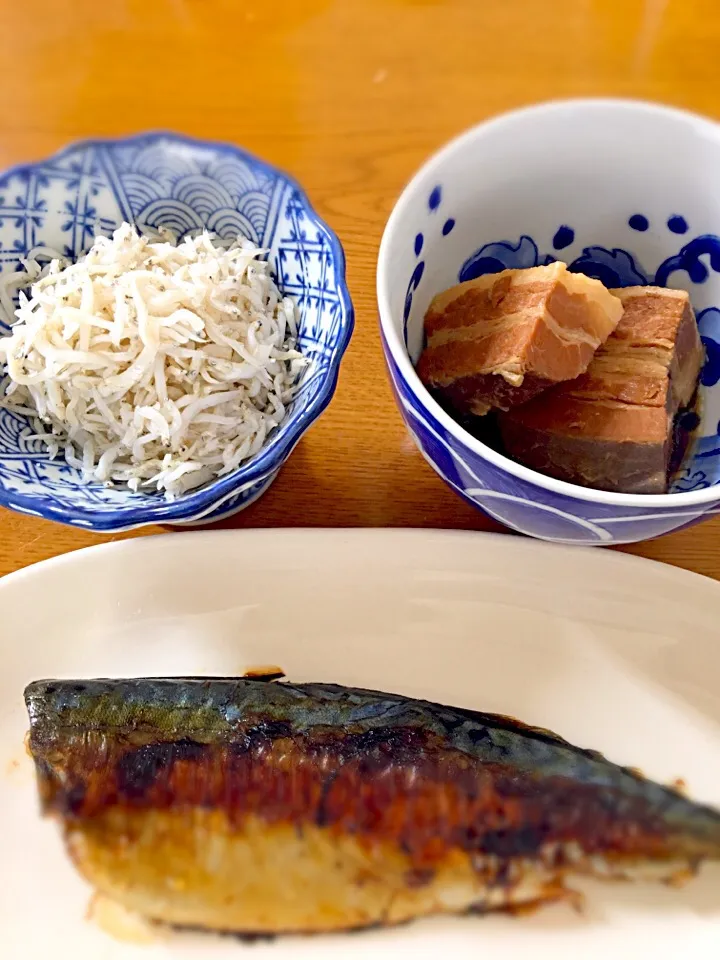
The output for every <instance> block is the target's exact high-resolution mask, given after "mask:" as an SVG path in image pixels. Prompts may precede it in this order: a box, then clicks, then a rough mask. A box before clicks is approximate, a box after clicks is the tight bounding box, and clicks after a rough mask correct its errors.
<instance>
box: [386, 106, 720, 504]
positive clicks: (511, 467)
mask: <svg viewBox="0 0 720 960" xmlns="http://www.w3.org/2000/svg"><path fill="white" fill-rule="evenodd" d="M607 108H612V109H616V110H619V111H633V110H634V111H639V112H644V113H646V114H651V115H652V114H654V115H655V116H657V117H663V118H667V119H671V118H674V119H676V120H681V121H683V122H684V123H685V124H687V125H688V126H689V127H695V128H696V130H697V132H699V133H702V134H703V135H706V136H709V137H712V138H714V139H720V123H717V122H716V121H714V120H712V119H710V118H709V117H704V116H701V115H700V114H697V113H693V112H692V111H690V110H683V109H680V108H677V107H670V106H666V105H664V104H660V103H652V102H650V101H647V100H639V99H632V98H621V97H617V98H616V97H577V98H567V99H557V100H549V101H545V102H541V103H536V104H532V105H530V106H527V107H521V108H519V109H515V110H509V111H505V112H503V113H501V114H498V115H496V116H493V117H490V118H489V119H487V120H483V121H481V122H480V123H478V124H476V125H475V126H473V127H470V128H469V129H468V130H465V131H464V132H463V133H461V134H459V135H458V136H456V137H454V138H453V139H452V140H450V141H449V142H448V143H446V144H445V145H444V146H442V147H440V149H439V150H437V151H436V152H434V153H433V154H432V155H431V156H430V157H429V158H428V159H427V160H426V161H425V162H424V163H423V164H422V165H421V166H420V167H419V168H418V169H417V170H416V171H415V173H414V174H413V175H412V177H411V179H410V180H409V181H408V183H407V184H406V186H405V187H404V189H403V191H402V193H401V194H400V196H399V197H398V199H397V201H396V202H395V205H394V207H393V209H392V211H391V213H390V216H389V218H388V221H387V223H386V224H385V229H384V231H383V235H382V239H381V241H380V249H379V251H378V263H377V276H376V293H377V300H378V310H379V317H380V329H381V331H382V334H383V340H384V344H385V346H386V349H387V350H388V351H389V353H390V356H391V358H392V360H393V362H394V363H395V365H396V366H397V368H398V370H399V371H400V374H401V376H402V379H403V380H404V381H405V384H406V385H407V387H408V388H409V389H410V390H411V391H412V393H413V394H414V396H415V397H416V399H417V400H418V402H419V403H420V404H421V406H422V407H425V408H426V409H427V411H428V412H429V413H430V414H431V415H432V416H433V417H434V418H435V419H436V420H437V421H438V422H439V423H440V425H441V426H442V427H443V428H444V429H445V430H446V431H447V432H448V433H449V434H450V435H451V436H453V437H454V438H455V439H456V440H457V441H459V442H460V443H461V444H464V445H465V446H466V447H468V448H469V449H470V450H471V451H472V452H473V453H475V454H477V455H478V456H479V457H481V458H482V459H484V460H487V461H489V462H490V463H491V464H493V466H495V467H497V468H498V469H500V470H503V471H504V472H505V473H508V474H510V475H512V476H515V477H517V478H518V479H519V480H522V481H524V482H526V483H530V484H534V485H535V486H538V487H542V488H544V489H545V490H548V491H550V492H551V493H554V494H558V495H561V496H565V497H570V498H572V499H575V500H583V501H587V502H592V503H598V504H605V505H608V506H616V507H664V508H668V507H673V508H674V507H683V506H685V507H688V506H698V505H702V504H711V503H713V502H715V501H717V500H720V484H718V485H716V486H711V487H706V488H704V489H702V490H691V491H688V492H685V493H648V494H642V493H613V492H611V491H608V490H598V489H595V488H592V487H581V486H579V485H578V484H575V483H569V482H568V481H566V480H556V479H555V478H554V477H549V476H546V475H545V474H543V473H540V472H539V471H537V470H532V469H530V467H525V466H523V465H522V464H520V463H516V462H515V461H514V460H511V459H510V458H509V457H506V456H505V455H504V454H502V453H499V452H498V451H497V450H494V449H493V448H492V447H490V446H488V445H487V444H485V443H483V442H482V441H481V440H478V439H477V437H474V436H473V435H472V434H471V433H469V432H468V431H467V430H465V429H464V428H463V427H461V426H460V424H458V423H457V422H456V421H455V420H453V418H452V417H451V416H450V415H449V414H448V413H446V412H445V410H443V408H442V407H441V406H440V404H439V403H438V402H437V401H436V400H435V399H434V398H433V396H432V394H431V393H430V391H429V390H427V388H426V387H425V386H424V384H423V383H422V381H421V380H420V378H419V377H418V375H417V373H416V372H415V367H414V366H413V364H412V362H411V360H410V357H409V355H408V352H407V349H406V347H405V344H404V343H403V342H402V340H401V337H400V334H399V328H396V327H395V326H394V325H393V317H392V310H391V308H390V282H391V278H392V270H391V269H390V264H389V248H390V242H391V238H392V235H393V233H394V232H395V231H396V230H397V228H398V226H399V224H400V223H401V222H402V220H403V218H404V216H405V215H406V213H407V211H408V209H409V207H410V204H411V202H412V200H413V197H414V194H415V192H416V189H417V187H418V186H419V182H420V180H421V179H424V178H425V177H426V176H427V177H428V178H430V177H429V175H431V174H432V173H433V172H434V171H435V170H437V169H439V168H440V167H441V166H442V165H443V164H444V162H445V161H446V160H447V158H448V157H449V156H451V155H452V154H453V153H455V152H456V151H458V150H462V149H463V148H464V147H466V146H467V145H468V144H470V143H473V142H474V141H476V140H480V139H482V137H484V136H485V135H486V134H488V133H492V132H494V131H496V130H498V129H500V128H502V127H509V126H512V125H514V124H518V123H522V122H523V121H525V120H526V119H528V118H530V117H538V116H542V115H548V116H549V115H552V114H559V113H562V112H564V111H567V110H569V109H582V110H601V109H607Z"/></svg>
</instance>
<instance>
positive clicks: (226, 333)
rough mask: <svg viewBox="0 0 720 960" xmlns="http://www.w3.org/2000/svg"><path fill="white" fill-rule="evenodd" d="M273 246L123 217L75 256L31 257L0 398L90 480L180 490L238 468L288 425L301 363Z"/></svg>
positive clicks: (5, 352)
mask: <svg viewBox="0 0 720 960" xmlns="http://www.w3.org/2000/svg"><path fill="white" fill-rule="evenodd" d="M263 253H264V251H263V250H261V249H260V248H258V247H256V246H255V245H254V244H253V243H251V242H250V241H249V240H246V239H238V240H236V241H234V242H233V243H232V244H226V243H224V242H223V241H220V240H219V239H218V238H216V237H214V236H213V235H211V234H208V233H201V234H199V235H198V236H194V237H187V238H186V239H184V240H183V241H182V242H181V243H178V244H175V243H174V242H173V240H172V237H170V236H169V235H168V234H167V233H166V234H163V235H161V236H160V237H159V239H152V238H149V237H146V236H143V235H141V234H140V233H139V232H138V231H137V229H136V228H135V227H133V226H131V225H130V224H127V223H125V224H123V225H122V226H121V227H120V228H119V229H118V230H116V231H115V233H114V234H113V236H112V238H108V237H102V236H100V237H97V238H96V239H95V241H94V243H93V245H92V247H91V248H90V250H89V251H88V252H87V253H86V254H85V255H84V256H82V257H80V258H79V259H78V260H77V261H76V262H75V263H71V264H67V265H65V264H64V263H63V262H62V261H61V260H59V259H53V260H52V261H51V263H50V264H49V266H45V267H44V268H41V266H40V264H39V263H38V261H37V260H33V259H29V260H28V261H26V262H25V263H24V266H25V272H23V273H15V274H10V275H9V276H8V277H6V278H5V281H4V288H3V290H2V291H0V298H1V299H2V301H3V303H4V304H5V306H6V309H7V305H8V304H9V303H10V304H11V300H10V292H9V291H10V289H11V288H12V287H13V286H15V287H16V288H17V287H18V286H22V285H26V286H28V285H29V286H30V290H29V295H28V294H27V293H25V291H23V290H21V291H20V295H19V297H20V303H19V307H18V309H17V310H16V321H15V322H14V324H13V326H12V329H11V332H10V335H9V336H7V337H4V338H1V339H0V361H2V360H4V361H5V362H6V364H7V371H6V379H5V382H4V384H3V390H2V393H3V394H4V396H3V398H2V399H1V400H0V406H3V407H5V408H6V409H8V410H11V411H14V412H16V413H19V414H23V415H26V416H29V417H31V418H32V419H33V422H34V423H35V425H36V426H35V427H34V429H36V431H37V435H38V437H39V438H40V439H42V441H43V442H44V443H45V444H47V447H48V449H49V451H50V453H51V456H53V457H55V456H58V455H63V456H64V457H65V459H66V461H67V462H68V463H69V464H70V465H71V466H73V467H76V468H78V469H79V470H81V471H82V475H83V477H84V478H85V480H87V481H100V482H104V483H118V482H119V483H126V484H127V485H128V486H129V487H130V488H131V489H132V490H134V491H137V490H138V489H140V488H150V489H156V490H160V491H164V494H165V496H166V497H167V498H169V499H172V498H174V497H177V496H178V495H180V494H182V493H183V492H185V491H187V490H189V489H192V488H195V487H197V486H199V485H201V484H203V483H206V482H207V481H209V480H211V479H213V478H215V477H219V476H222V475H224V474H227V473H230V472H231V471H233V470H235V469H236V468H237V467H238V465H239V464H241V463H242V462H243V461H244V460H246V459H247V458H248V457H252V456H253V455H254V454H256V453H257V452H258V451H259V450H260V448H261V447H262V446H263V444H264V443H265V440H266V438H267V436H268V434H269V433H270V431H271V430H273V429H274V428H275V427H277V426H278V424H279V423H280V422H281V421H282V420H283V418H284V417H285V414H286V410H287V404H288V403H289V402H290V401H291V400H292V398H293V395H294V393H295V391H296V387H297V382H298V378H299V376H300V374H301V371H302V369H303V367H304V365H305V360H304V359H303V358H302V356H301V354H300V353H299V352H298V350H297V347H296V341H297V308H296V306H295V304H294V302H293V301H292V300H291V299H290V298H289V297H283V296H282V295H281V293H280V291H279V290H278V288H277V286H276V284H275V282H274V280H273V278H272V275H271V273H270V267H269V265H268V263H267V262H266V261H265V260H263V259H261V257H262V255H263ZM36 256H38V257H39V256H40V254H39V253H37V252H36Z"/></svg>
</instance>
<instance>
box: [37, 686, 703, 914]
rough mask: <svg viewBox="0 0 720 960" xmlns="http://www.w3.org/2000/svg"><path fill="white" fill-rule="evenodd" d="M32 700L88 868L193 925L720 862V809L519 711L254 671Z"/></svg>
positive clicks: (399, 909) (104, 882)
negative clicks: (487, 710) (272, 679)
mask: <svg viewBox="0 0 720 960" xmlns="http://www.w3.org/2000/svg"><path fill="white" fill-rule="evenodd" d="M25 698H26V702H27V707H28V712H29V716H30V748H31V751H32V754H33V757H34V759H35V763H36V766H37V771H38V782H39V788H40V795H41V799H42V803H43V808H44V810H45V811H46V812H49V813H53V814H55V815H56V816H57V817H59V819H60V820H61V821H62V823H63V825H64V829H65V832H66V837H67V842H68V845H69V848H70V852H71V854H72V856H73V858H74V859H75V862H76V864H77V865H78V867H79V868H80V869H81V871H82V872H83V873H84V874H85V875H86V876H87V877H88V879H90V881H91V882H93V883H95V884H96V885H97V886H99V887H100V888H101V889H102V890H103V891H104V892H106V893H110V894H111V895H113V896H115V897H116V898H117V899H120V900H122V902H123V903H124V904H125V905H126V906H128V907H130V908H132V909H137V910H139V911H140V912H143V913H146V915H148V916H151V917H153V918H154V919H157V920H161V921H166V922H169V923H173V924H178V925H183V926H200V927H207V928H213V929H224V930H228V929H229V930H240V931H245V932H260V933H263V932H270V933H272V932H283V931H285V930H304V931H320V930H329V929H349V928H355V927H362V926H370V925H376V924H378V923H380V924H384V923H398V922H402V921H404V920H407V919H412V918H413V917H415V916H421V915H424V914H428V913H435V912H465V911H467V910H471V909H472V910H475V911H478V910H480V911H483V910H487V909H507V908H512V907H516V906H521V905H522V904H525V903H530V902H536V901H542V900H550V899H557V898H558V897H559V896H563V894H564V892H565V887H564V880H565V878H566V877H567V876H568V875H569V874H572V873H573V872H584V873H593V874H598V875H601V876H616V877H626V876H636V875H644V874H646V873H649V874H651V875H652V876H655V877H658V878H668V877H671V876H673V874H675V873H677V872H678V871H681V870H682V869H683V868H685V869H687V868H690V869H695V868H696V867H697V865H698V864H699V862H700V861H702V860H703V859H706V858H714V859H718V858H720V814H719V813H718V812H717V811H715V810H712V809H710V808H709V807H704V806H700V805H697V804H694V803H692V802H691V801H690V800H688V799H686V798H685V797H683V796H682V795H681V794H680V793H678V792H677V791H675V790H672V789H670V788H668V787H663V786H661V785H659V784H655V783H653V782H651V781H649V780H647V779H645V778H643V777H642V776H640V775H638V774H637V773H636V772H634V771H632V770H630V769H627V768H623V767H619V766H616V765H615V764H612V763H610V762H609V761H607V760H605V759H604V758H603V757H602V756H601V755H600V754H598V753H597V752H595V751H592V750H585V749H581V748H579V747H575V746H573V745H571V744H569V743H567V742H566V741H565V740H563V739H561V738H560V737H558V736H556V735H554V734H552V733H550V732H548V731H546V730H540V729H536V728H533V727H528V726H525V725H524V724H522V723H519V722H518V721H515V720H512V719H511V718H509V717H501V716H496V715H492V714H484V713H479V712H474V711H470V710H463V709H458V708H452V707H445V706H441V705H439V704H434V703H429V702H425V701H417V700H411V699H408V698H405V697H402V696H397V695H393V694H386V693H379V692H375V691H368V690H357V689H350V688H345V687H340V686H336V685H332V684H297V685H296V684H290V683H267V682H263V681H262V680H259V679H252V678H248V679H238V680H233V679H213V678H178V679H140V680H90V681H84V682H82V681H72V682H70V681H39V682H37V683H34V684H31V685H30V686H29V687H28V688H27V690H26V692H25ZM208 851H213V854H212V855H213V857H214V859H213V860H212V862H210V859H209V858H210V853H209V852H208ZM165 864H168V865H172V866H168V867H167V869H168V870H171V872H173V871H174V872H173V877H172V878H171V881H170V882H171V884H172V882H176V884H177V890H176V891H175V892H174V893H173V894H172V896H171V895H170V894H168V893H167V889H168V887H167V883H166V882H165V881H167V877H164V875H163V871H164V870H165V869H166V867H165V866H164V865H165Z"/></svg>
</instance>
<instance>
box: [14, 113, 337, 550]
mask: <svg viewBox="0 0 720 960" xmlns="http://www.w3.org/2000/svg"><path fill="white" fill-rule="evenodd" d="M161 141H170V142H171V143H173V144H179V145H184V146H188V147H192V148H195V149H206V150H212V151H214V152H215V153H219V154H225V155H226V156H230V157H234V158H237V159H240V160H242V161H244V162H246V163H247V164H249V165H250V166H252V167H254V168H255V169H257V170H261V171H262V172H264V173H266V174H267V175H268V176H271V177H273V178H275V179H279V180H282V181H283V182H285V183H286V184H287V185H288V186H289V187H291V188H292V189H293V190H294V191H295V192H296V194H297V196H298V198H299V200H300V202H301V203H302V206H303V209H304V211H305V213H306V215H307V216H308V217H309V218H310V219H311V220H312V222H313V223H314V224H315V225H316V226H317V228H318V230H320V232H321V233H322V234H324V236H325V238H326V240H327V242H328V244H329V246H330V251H331V256H332V259H333V261H334V263H335V265H336V266H335V269H336V275H337V289H338V299H339V303H340V309H341V311H342V317H343V319H342V320H341V323H340V335H339V337H338V341H337V344H336V346H335V347H334V348H333V349H332V351H331V352H329V353H328V355H327V356H328V366H327V368H326V371H325V373H324V374H323V378H322V382H321V385H320V388H319V390H318V393H317V395H316V397H315V398H314V399H313V401H312V402H311V404H310V405H309V406H308V407H307V408H305V409H304V410H302V411H300V412H299V413H298V414H296V415H295V416H293V414H291V415H290V418H289V419H288V421H287V430H286V432H285V434H284V435H283V436H281V437H277V438H276V437H273V436H272V435H271V438H270V440H269V442H267V443H266V444H264V445H263V447H262V448H261V449H260V450H259V451H258V453H257V454H256V455H255V456H254V457H252V458H251V459H250V460H248V461H246V462H245V463H244V464H241V465H240V466H239V467H238V468H237V469H236V470H234V471H233V472H232V473H230V474H228V475H227V476H224V477H220V478H218V479H216V480H213V481H211V482H210V483H209V484H207V485H205V486H203V487H200V488H198V489H197V490H195V491H191V492H189V493H188V494H186V495H183V496H181V497H178V498H177V499H176V500H164V499H160V498H158V500H157V501H156V500H155V499H154V498H152V499H151V497H150V496H148V497H147V501H145V502H143V500H142V499H138V501H137V502H136V501H135V500H133V501H131V503H129V504H128V506H125V507H120V508H117V509H113V508H109V509H102V510H100V511H96V510H95V509H94V508H93V506H92V505H90V504H89V505H88V506H78V507H73V506H66V505H64V504H58V505H56V504H49V505H45V504H43V503H42V502H41V501H39V500H38V498H36V497H29V496H27V495H26V494H23V493H19V492H16V491H14V490H13V491H9V490H6V489H5V487H4V485H3V484H2V478H1V476H0V506H3V507H8V508H9V509H18V510H19V512H21V513H26V514H30V515H32V516H40V517H44V518H45V519H49V520H58V521H60V522H61V523H66V524H69V525H71V526H77V527H81V528H84V529H89V530H97V531H100V532H115V531H121V530H127V529H135V528H138V527H143V526H149V525H151V524H156V523H175V522H177V521H182V520H192V519H193V518H195V517H198V516H204V515H206V514H207V513H210V512H212V510H213V509H214V508H215V507H216V506H218V505H221V504H222V503H223V502H225V501H226V500H228V499H229V498H230V497H232V496H233V495H235V494H236V493H238V492H239V490H240V489H241V488H249V487H251V486H253V485H255V484H256V483H260V482H262V481H263V480H266V479H267V478H268V477H269V476H270V475H271V474H272V473H275V472H277V471H278V470H279V469H280V467H281V466H282V465H283V464H284V463H285V461H286V460H287V459H288V457H289V456H290V454H291V453H292V452H293V449H294V448H295V446H296V445H297V443H299V441H300V439H301V438H302V436H303V434H304V433H305V432H306V431H307V430H308V429H309V428H310V427H311V426H312V424H313V423H314V422H315V421H316V420H317V419H318V417H319V416H320V415H321V414H322V413H323V412H324V411H325V409H326V408H327V406H328V404H329V403H330V401H331V400H332V397H333V395H334V393H335V390H336V388H337V383H338V377H339V374H340V364H341V361H342V359H343V356H344V355H345V352H346V350H347V348H348V346H349V344H350V340H351V338H352V335H353V331H354V329H355V308H354V306H353V302H352V298H351V296H350V290H349V288H348V284H347V260H346V257H345V251H344V248H343V245H342V243H341V241H340V239H339V237H338V236H337V234H336V233H335V231H334V230H333V229H332V228H331V227H330V226H329V225H328V224H327V223H326V222H325V220H323V218H322V217H321V216H320V215H319V214H318V212H317V211H316V209H315V207H314V206H313V205H312V203H311V202H310V198H309V197H308V194H307V193H306V191H305V189H304V188H303V187H302V186H301V185H300V183H299V181H297V180H296V179H295V177H293V176H291V175H290V174H288V173H286V172H285V171H284V170H282V169H281V168H280V167H276V166H275V165H274V164H271V163H269V162H268V161H267V160H263V159H261V158H260V157H257V156H255V154H253V153H251V152H250V151H249V150H245V149H244V148H243V147H239V146H236V145H235V144H233V143H227V142H224V141H221V140H212V139H205V138H201V137H192V136H189V135H187V134H183V133H175V132H173V131H170V130H164V129H155V130H147V131H144V132H141V133H136V134H132V135H130V136H125V137H91V138H87V139H80V140H75V141H72V142H71V143H69V144H67V145H66V146H64V147H62V148H61V149H60V150H57V151H55V152H54V153H51V154H48V155H47V156H46V157H43V158H41V159H39V160H31V161H26V162H24V163H18V164H15V165H13V166H11V167H8V168H6V169H3V170H0V178H2V179H5V178H8V177H12V176H16V175H20V176H22V175H23V174H28V173H29V172H31V171H34V170H37V169H38V168H40V167H42V166H43V165H45V164H47V163H52V162H55V161H58V160H62V159H63V158H64V157H66V156H68V155H70V154H73V153H77V152H83V151H87V150H93V149H97V148H101V147H105V148H109V149H110V150H113V149H118V148H122V147H126V146H132V145H142V144H143V143H146V144H147V145H151V144H152V143H155V142H161Z"/></svg>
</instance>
